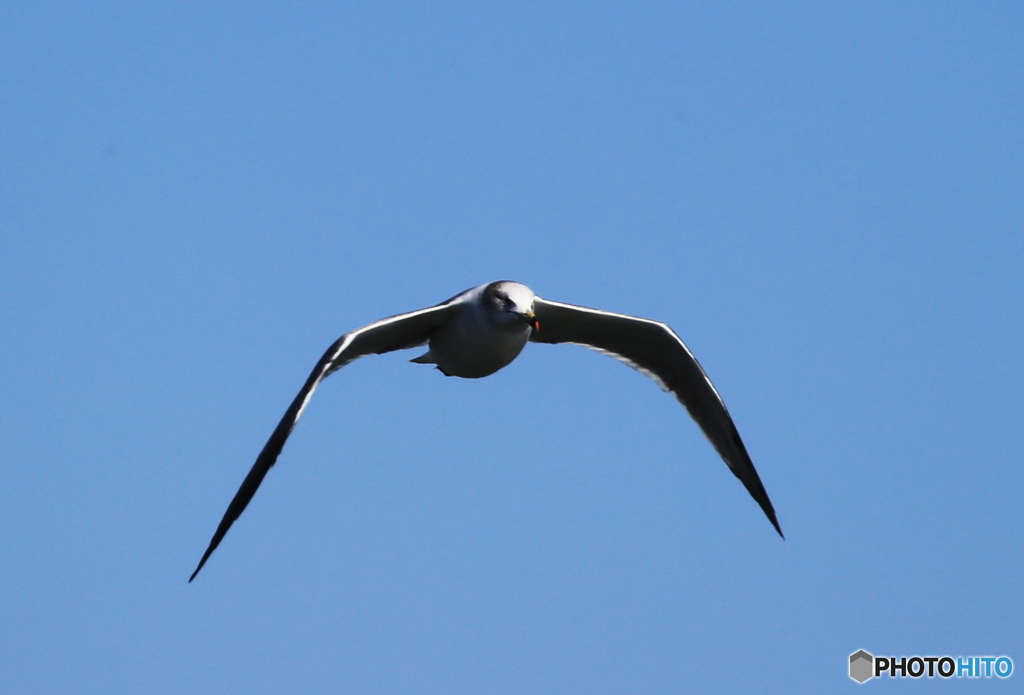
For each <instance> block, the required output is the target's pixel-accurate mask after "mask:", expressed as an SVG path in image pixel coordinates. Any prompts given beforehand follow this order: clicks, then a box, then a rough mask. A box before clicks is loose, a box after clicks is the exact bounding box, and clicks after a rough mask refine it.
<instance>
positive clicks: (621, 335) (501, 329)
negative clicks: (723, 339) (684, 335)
mask: <svg viewBox="0 0 1024 695" xmlns="http://www.w3.org/2000/svg"><path fill="white" fill-rule="evenodd" d="M527 342H536V343H570V344H575V345H582V346H584V347H588V348H591V349H593V350H597V351H598V352H602V353H604V354H606V355H609V356H611V357H614V358H616V359H617V360H619V361H621V362H623V363H625V364H627V365H629V366H630V367H632V368H634V369H636V370H637V371H639V372H641V373H643V374H645V375H647V376H649V377H651V378H652V379H654V380H655V382H657V384H658V385H659V386H661V388H662V389H664V390H665V391H669V392H671V393H672V394H673V395H674V396H675V397H676V398H677V399H678V400H679V402H680V403H682V405H683V406H684V407H685V408H686V410H687V411H688V412H689V413H690V416H691V417H693V419H694V420H695V421H696V422H697V424H698V425H699V426H700V428H701V430H702V431H703V432H704V435H705V436H706V437H707V438H708V441H710V442H711V444H712V446H714V448H715V450H716V451H718V453H719V455H720V456H721V457H722V459H723V460H724V461H725V463H726V464H727V465H728V466H729V469H730V470H731V471H732V472H733V474H734V475H735V476H736V477H737V478H739V480H740V482H742V483H743V485H744V487H746V488H747V491H748V492H749V493H750V495H751V496H752V497H753V498H754V500H755V501H756V502H757V503H758V504H759V505H760V506H761V509H762V510H763V511H764V513H765V515H766V516H767V517H768V520H769V521H771V523H772V526H774V527H775V530H776V531H778V533H779V535H780V536H781V535H782V529H781V528H780V527H779V522H778V520H777V519H776V518H775V509H774V508H773V507H772V503H771V501H770V500H769V499H768V493H767V492H766V491H765V489H764V485H763V484H762V483H761V479H760V477H759V476H758V474H757V471H756V470H755V469H754V464H753V463H752V462H751V460H750V456H749V455H748V454H747V450H746V448H745V447H744V445H743V441H742V440H741V439H740V435H739V432H738V431H737V430H736V426H735V424H733V421H732V417H730V415H729V411H728V410H727V409H726V407H725V403H724V402H723V401H722V398H721V396H719V394H718V391H716V390H715V387H714V386H713V385H712V384H711V380H710V379H708V377H707V374H705V373H704V370H703V369H702V368H701V366H700V364H699V363H698V362H697V360H696V359H695V358H694V357H693V355H692V354H691V353H690V350H689V349H688V348H687V347H686V345H685V344H683V341H682V340H680V338H679V336H677V335H676V334H675V332H674V331H673V330H672V329H671V328H669V327H668V326H667V325H666V324H664V323H660V322H658V321H652V320H650V319H643V318H637V317H635V316H627V315H625V314H615V313H612V312H607V311H601V310H598V309H590V308H587V307H581V306H574V305H572V304H562V303H560V302H552V301H549V300H544V299H541V298H540V297H537V296H536V295H535V294H534V293H533V291H532V290H530V288H528V287H526V285H523V284H520V283H518V282H510V281H501V282H492V283H489V284H486V285H480V286H478V287H474V288H471V289H469V290H466V291H465V292H462V293H460V294H457V295H455V296H454V297H452V298H451V299H449V300H447V301H445V302H442V303H441V304H438V305H436V306H432V307H428V308H426V309H420V310H418V311H413V312H410V313H408V314H399V315H397V316H392V317H390V318H386V319H382V320H380V321H377V322H375V323H371V324H369V325H368V326H363V327H362V328H359V329H356V330H354V331H351V332H349V333H346V334H345V335H343V336H341V337H340V338H339V339H338V340H337V341H335V343H334V344H333V345H331V347H329V348H328V349H327V352H325V353H324V355H323V357H321V358H320V360H319V361H318V362H317V364H316V366H315V367H314V368H313V372H312V373H311V374H310V375H309V378H308V379H307V380H306V383H305V384H304V385H303V387H302V389H300V391H299V393H298V395H296V396H295V399H294V400H293V401H292V404H291V405H290V406H289V407H288V410H287V411H285V414H284V417H282V418H281V421H280V422H279V423H278V425H277V427H276V428H275V429H274V431H273V433H272V434H271V435H270V439H268V440H267V443H266V444H265V445H264V447H263V450H262V451H261V452H260V454H259V456H258V457H257V458H256V463H254V464H253V466H252V468H251V469H250V471H249V474H248V475H247V476H246V477H245V480H243V481H242V485H241V487H239V489H238V492H237V493H235V497H234V498H233V499H232V500H231V504H230V505H228V509H227V511H226V512H225V513H224V517H223V518H222V519H221V522H220V525H219V526H218V527H217V531H216V532H215V533H214V535H213V538H212V539H211V540H210V544H209V546H208V547H207V549H206V552H205V553H204V554H203V557H202V559H201V560H200V561H199V566H198V567H196V570H195V572H193V573H192V576H191V577H190V578H189V581H190V582H191V581H192V580H193V579H195V577H196V575H197V574H199V570H201V569H202V568H203V565H204V564H206V561H207V560H208V559H209V557H210V555H211V554H212V553H213V551H214V550H216V548H217V546H218V545H219V544H220V542H221V540H222V539H223V538H224V535H225V534H226V533H227V532H228V529H229V528H231V525H232V524H233V523H234V521H235V519H237V518H238V517H239V515H241V513H242V512H243V511H244V510H245V507H246V506H247V505H248V504H249V501H250V500H251V499H252V497H253V495H255V494H256V490H257V489H258V488H259V486H260V483H262V482H263V478H264V477H265V476H266V474H267V472H268V471H269V470H270V468H271V467H273V465H274V463H275V462H276V461H277V457H278V456H279V455H280V453H281V451H282V449H283V448H284V444H285V442H286V441H287V439H288V436H289V435H290V434H291V431H292V429H293V428H294V427H295V424H296V423H297V422H298V420H299V417H300V416H301V415H302V412H303V410H305V408H306V406H307V405H308V404H309V399H310V398H311V397H312V396H313V392H314V391H315V390H316V387H317V386H318V385H319V384H320V382H321V381H323V379H324V378H326V377H327V376H329V375H331V374H332V373H334V372H335V371H337V370H338V369H340V368H342V367H344V366H345V365H346V364H349V363H351V362H353V361H354V360H357V359H359V358H360V357H365V356H367V355H370V354H381V353H385V352H391V351H394V350H404V349H407V348H413V347H417V346H421V345H424V344H427V343H429V349H428V350H427V352H426V353H424V354H423V355H420V356H419V357H416V358H414V359H413V360H411V361H412V362H416V363H420V364H434V365H436V366H437V368H438V369H439V370H440V371H441V372H442V373H443V374H445V375H447V376H458V377H463V378H466V379H479V378H481V377H485V376H488V375H490V374H493V373H494V372H496V371H498V370H499V369H502V368H503V367H505V366H507V365H508V364H510V363H511V362H512V361H513V360H514V359H515V358H516V357H517V356H518V355H519V353H520V352H522V350H523V348H524V347H525V346H526V343H527Z"/></svg>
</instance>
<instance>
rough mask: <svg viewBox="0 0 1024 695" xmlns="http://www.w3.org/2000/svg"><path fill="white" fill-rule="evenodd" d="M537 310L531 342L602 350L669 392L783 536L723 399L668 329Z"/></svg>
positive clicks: (572, 309)
mask: <svg viewBox="0 0 1024 695" xmlns="http://www.w3.org/2000/svg"><path fill="white" fill-rule="evenodd" d="M534 311H535V313H536V316H537V320H538V321H539V322H540V331H534V332H533V333H532V334H531V336H530V340H531V341H533V342H537V343H572V344H575V345H582V346H584V347H588V348H591V349H593V350H597V351H598V352H602V353H604V354H606V355H609V356H611V357H614V358H616V359H617V360H619V361H621V362H624V363H625V364H627V365H629V366H630V367H632V368H633V369H636V370H637V371H639V372H641V373H643V374H645V375H647V376H649V377H651V378H652V379H654V381H655V382H657V384H658V385H659V386H660V387H661V388H662V389H664V390H665V391H670V392H671V393H672V394H673V395H674V396H675V397H676V398H677V399H678V400H679V402H680V403H682V404H683V406H684V407H685V408H686V410H687V411H688V412H689V413H690V416H691V417H693V419H694V420H695V421H696V422H697V424H698V425H699V426H700V428H701V431H702V432H703V433H704V436H706V437H707V438H708V441H710V442H711V445H712V446H714V447H715V450H716V451H717V452H718V453H719V455H720V456H721V457H722V459H723V460H724V461H725V463H726V465H728V466H729V469H730V470H731V471H732V472H733V474H734V475H735V476H736V477H737V478H739V479H740V482H742V483H743V485H744V486H745V487H746V488H747V491H748V492H749V493H750V495H751V496H752V497H753V498H754V500H755V501H757V503H758V504H759V505H760V506H761V509H762V510H764V513H765V515H767V517H768V520H769V521H771V523H772V526H774V527H775V530H776V531H778V533H779V535H780V536H782V529H781V528H780V527H779V522H778V520H777V519H776V518H775V509H774V508H773V507H772V503H771V500H770V499H768V493H767V492H766V491H765V489H764V485H763V484H762V483H761V478H760V476H759V475H758V474H757V470H756V469H755V468H754V464H753V462H752V461H751V460H750V456H749V454H747V449H746V447H745V446H744V445H743V440H742V439H740V435H739V432H738V431H737V430H736V425H735V424H734V423H733V421H732V417H731V416H730V415H729V411H728V409H727V408H726V407H725V403H724V402H723V401H722V397H721V396H719V395H718V391H717V390H716V389H715V387H714V385H713V384H712V383H711V380H710V379H708V375H707V374H706V373H705V372H704V369H703V368H702V367H701V366H700V363H699V362H697V360H696V358H695V357H694V356H693V353H691V352H690V350H689V348H687V347H686V345H685V344H684V343H683V341H682V340H681V339H680V338H679V336H678V335H676V334H675V332H674V331H673V330H672V329H671V328H669V327H668V325H666V324H664V323H661V322H659V321H652V320H650V319H643V318H638V317H635V316H627V315H625V314H615V313H611V312H608V311H600V310H598V309H590V308H587V307H582V306H573V305H572V304H562V303H561V302H552V301H548V300H546V299H541V298H540V297H537V299H536V301H535V303H534ZM783 537H784V536H783Z"/></svg>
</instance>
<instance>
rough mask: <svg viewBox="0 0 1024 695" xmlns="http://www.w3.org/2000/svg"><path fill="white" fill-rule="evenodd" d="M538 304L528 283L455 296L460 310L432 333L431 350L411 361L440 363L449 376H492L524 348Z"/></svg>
mask: <svg viewBox="0 0 1024 695" xmlns="http://www.w3.org/2000/svg"><path fill="white" fill-rule="evenodd" d="M534 300H535V296H534V294H533V292H532V291H530V288H528V287H526V285H521V284H519V283H518V282H507V281H506V282H495V283H491V284H489V285H480V286H479V287H474V288H473V289H471V290H467V291H465V292H463V293H462V294H460V295H456V296H455V297H453V298H452V300H451V301H452V302H453V303H455V304H456V305H457V306H458V312H457V313H456V314H455V315H454V316H452V318H451V320H449V321H448V322H447V323H445V324H444V325H442V326H440V327H438V329H437V330H436V331H434V332H433V333H432V334H431V336H430V350H428V351H427V352H426V353H424V354H423V355H420V356H419V357H416V358H414V359H412V360H410V361H411V362H416V363H419V364H436V365H437V368H438V369H439V370H440V371H441V373H443V374H445V375H446V376H459V377H462V378H464V379H480V378H482V377H485V376H490V375H491V374H494V373H495V372H496V371H498V370H499V369H501V368H502V367H505V366H507V365H509V364H510V363H511V362H512V360H514V359H515V358H516V357H518V356H519V353H520V352H522V351H523V348H524V347H526V343H527V342H528V341H529V339H530V333H531V331H532V330H533V329H532V328H531V326H530V323H529V321H530V320H532V319H533V317H534V314H533V304H534Z"/></svg>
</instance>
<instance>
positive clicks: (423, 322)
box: [189, 296, 459, 582]
mask: <svg viewBox="0 0 1024 695" xmlns="http://www.w3.org/2000/svg"><path fill="white" fill-rule="evenodd" d="M457 298H458V297H457V296H456V297H452V299H449V300H448V301H446V302H444V303H442V304H438V305H437V306H433V307H430V308H427V309H420V310H419V311H413V312H410V313H408V314H399V315H398V316H392V317H390V318H386V319H382V320H380V321H377V322H376V323H371V324H370V325H368V326H363V327H362V328H358V329H356V330H354V331H352V332H351V333H346V334H345V335H343V336H341V337H340V338H338V340H337V341H335V343H334V344H333V345H331V347H329V348H328V349H327V352H325V353H324V356H323V357H321V358H320V361H319V362H317V363H316V367H314V368H313V372H312V373H311V374H310V375H309V378H308V379H306V383H305V384H304V385H303V387H302V390H300V391H299V394H298V395H297V396H295V400H293V401H292V404H291V405H290V406H288V410H287V411H285V414H284V417H282V418H281V422H279V423H278V424H277V427H276V428H275V429H274V433H273V434H271V435H270V439H268V440H267V443H266V444H265V445H264V447H263V451H261V452H260V455H259V456H257V457H256V463H254V464H253V466H252V469H251V470H250V471H249V475H247V476H245V480H243V481H242V486H241V487H240V488H238V492H236V493H235V498H234V499H233V500H231V504H230V505H228V510H227V511H226V512H224V518H223V519H221V522H220V526H218V527H217V532H216V533H214V534H213V539H212V540H211V541H210V547H208V548H207V549H206V552H205V553H203V559H202V560H200V561H199V566H198V567H196V571H195V572H193V573H192V576H191V577H189V582H191V581H192V580H193V579H195V578H196V575H197V574H199V570H201V569H202V568H203V565H205V564H206V560H207V559H208V558H209V557H210V554H211V553H213V551H214V550H216V549H217V546H218V545H219V544H220V542H221V539H222V538H224V534H226V533H227V532H228V529H229V528H231V524H233V523H234V522H235V519H237V518H238V517H239V516H240V515H241V514H242V512H243V511H244V510H245V507H246V505H248V504H249V500H251V499H252V497H253V495H255V494H256V490H257V488H259V486H260V483H261V482H263V477H264V476H265V475H266V474H267V471H269V470H270V469H271V467H272V466H273V465H274V462H275V461H277V457H278V455H280V453H281V450H282V449H283V448H284V443H285V442H286V441H287V440H288V435H290V434H291V432H292V428H294V427H295V423H297V422H298V421H299V417H301V416H302V411H303V410H305V408H306V404H307V403H309V399H310V398H311V397H312V395H313V392H314V391H315V390H316V387H317V386H318V385H319V384H320V382H321V381H323V380H324V379H325V378H326V377H327V376H329V375H331V374H333V373H334V372H336V371H338V370H339V369H341V368H342V367H344V366H345V365H346V364H348V363H349V362H352V361H354V360H357V359H359V358H360V357H365V356H367V355H370V354H378V355H380V354H383V353H385V352H391V351H393V350H403V349H405V348H412V347H416V346H418V345H422V344H423V343H425V342H427V340H428V339H429V338H430V334H431V333H433V332H434V330H436V329H437V328H438V327H439V326H441V325H443V324H444V323H446V322H447V321H448V320H449V319H451V317H452V316H453V315H454V314H455V313H457V312H458V311H459V303H458V302H456V301H454V300H456V299H457Z"/></svg>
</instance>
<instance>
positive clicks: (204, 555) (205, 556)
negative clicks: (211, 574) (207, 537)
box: [188, 538, 220, 584]
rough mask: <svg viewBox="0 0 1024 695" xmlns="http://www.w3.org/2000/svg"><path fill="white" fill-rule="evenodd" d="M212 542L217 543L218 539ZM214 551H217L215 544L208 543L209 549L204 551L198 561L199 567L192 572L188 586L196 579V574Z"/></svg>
mask: <svg viewBox="0 0 1024 695" xmlns="http://www.w3.org/2000/svg"><path fill="white" fill-rule="evenodd" d="M214 540H217V541H219V540H220V539H219V538H215V539H214ZM216 549H217V543H210V547H209V548H207V549H206V552H205V553H203V559H202V560H200V561H199V566H198V567H196V571H195V572H193V573H192V576H191V577H189V578H188V583H189V584H191V583H192V580H193V579H195V578H196V575H197V574H199V570H201V569H203V565H205V564H206V561H207V560H209V559H210V555H212V554H213V551H214V550H216Z"/></svg>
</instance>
